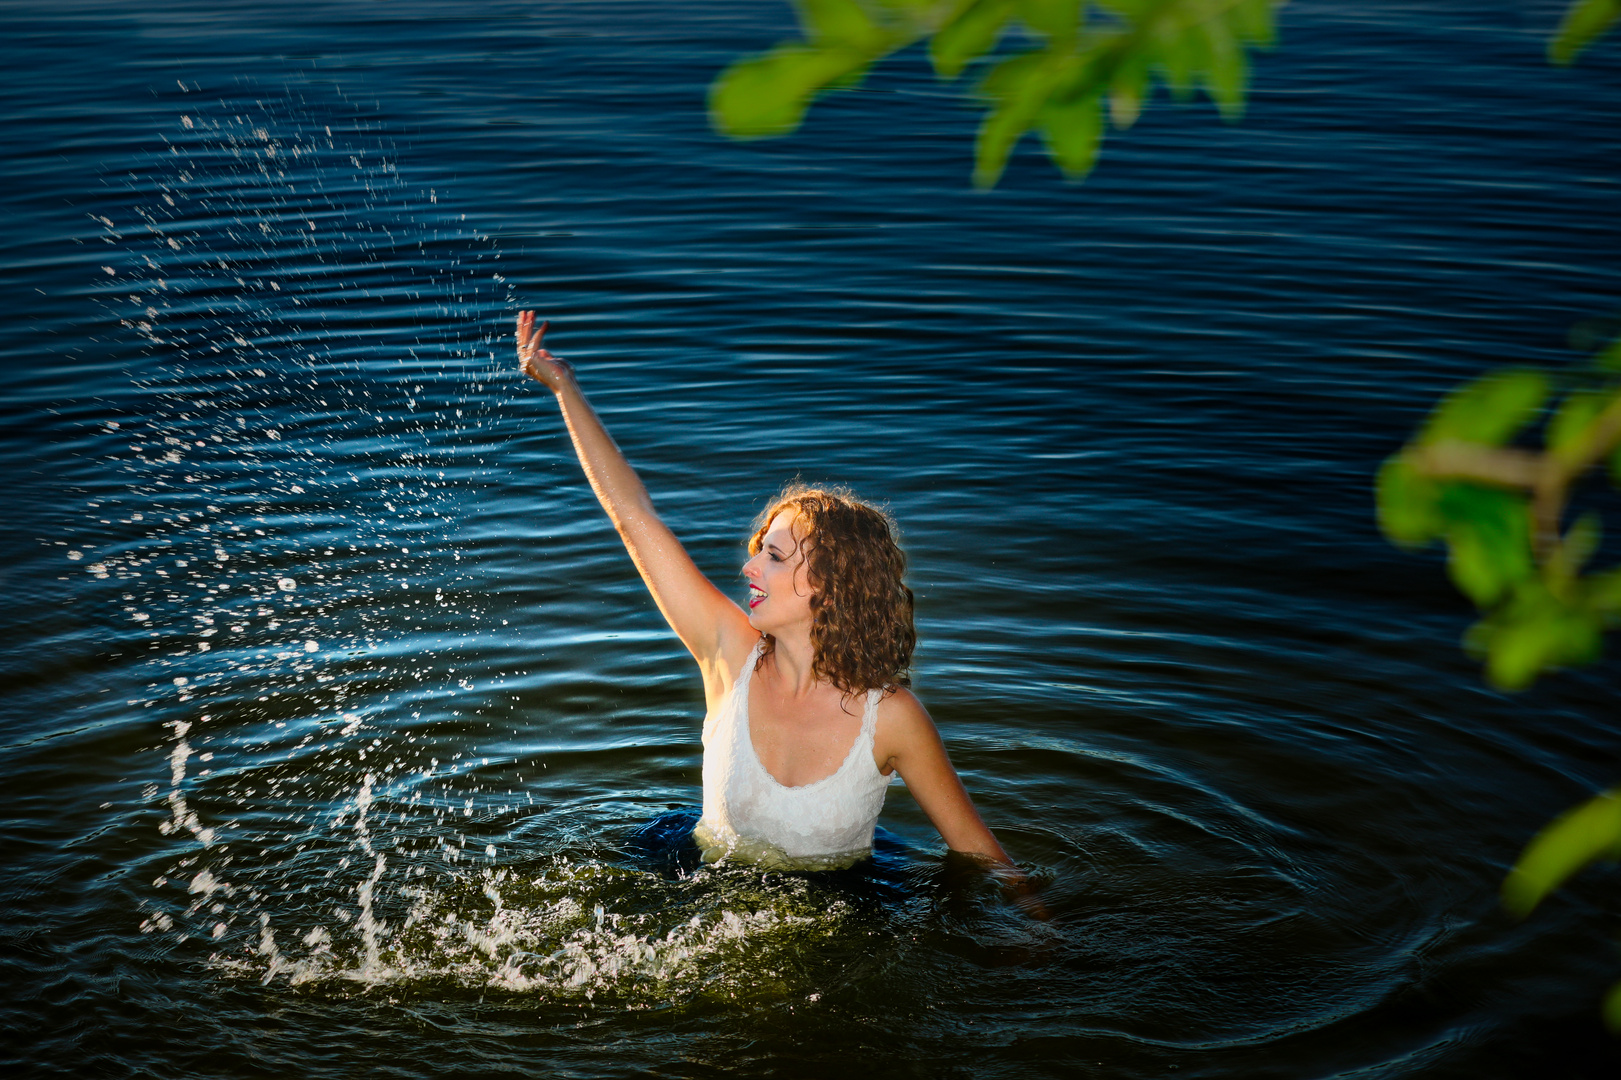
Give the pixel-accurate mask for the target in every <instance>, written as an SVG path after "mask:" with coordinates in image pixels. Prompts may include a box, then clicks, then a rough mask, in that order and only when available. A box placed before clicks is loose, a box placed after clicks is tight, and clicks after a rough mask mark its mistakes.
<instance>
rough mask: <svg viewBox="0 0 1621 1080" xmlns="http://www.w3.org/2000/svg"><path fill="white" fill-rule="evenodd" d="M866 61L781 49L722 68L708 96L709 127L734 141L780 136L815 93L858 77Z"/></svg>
mask: <svg viewBox="0 0 1621 1080" xmlns="http://www.w3.org/2000/svg"><path fill="white" fill-rule="evenodd" d="M869 63H870V58H869V57H867V56H865V55H864V54H862V53H859V52H856V51H854V50H851V49H842V48H834V49H811V48H806V47H804V46H802V45H784V46H780V47H778V48H776V49H773V50H772V51H771V52H769V53H766V54H765V55H764V56H757V57H753V58H751V59H748V60H740V61H738V62H737V63H735V64H733V65H732V66H731V67H729V68H727V69H726V71H725V72H723V73H722V74H721V77H720V78H719V79H717V80H715V83H714V85H713V86H711V87H710V90H709V121H710V123H711V124H713V125H714V127H715V128H716V129H717V130H719V131H720V132H721V133H722V134H725V135H730V136H731V137H732V138H734V139H761V138H770V137H772V136H776V135H786V134H788V133H789V132H791V131H793V130H794V129H795V128H797V127H798V126H799V124H800V121H801V120H803V119H804V118H805V110H806V109H808V108H809V107H810V103H811V99H812V98H813V97H815V96H816V93H817V91H819V90H822V89H823V88H825V87H827V86H828V85H830V84H832V83H834V82H838V81H839V80H841V79H850V78H853V77H859V76H860V75H861V73H862V72H864V71H865V70H866V68H867V65H868V64H869Z"/></svg>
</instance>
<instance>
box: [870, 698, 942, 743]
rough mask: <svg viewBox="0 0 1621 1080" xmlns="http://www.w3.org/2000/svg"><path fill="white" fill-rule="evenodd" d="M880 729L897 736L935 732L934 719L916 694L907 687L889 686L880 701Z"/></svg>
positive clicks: (878, 718) (878, 720) (878, 719)
mask: <svg viewBox="0 0 1621 1080" xmlns="http://www.w3.org/2000/svg"><path fill="white" fill-rule="evenodd" d="M877 722H878V728H879V730H880V731H881V732H882V731H885V730H887V731H889V732H892V733H895V734H897V735H905V734H908V733H914V732H919V731H922V730H924V729H927V730H928V731H929V732H933V731H934V719H933V718H932V717H931V716H929V710H928V709H926V708H924V707H923V702H921V701H919V700H918V697H917V695H916V694H914V693H912V691H911V689H910V688H908V687H905V686H887V687H885V688H884V689H883V691H882V696H881V697H880V698H879V699H878V717H877Z"/></svg>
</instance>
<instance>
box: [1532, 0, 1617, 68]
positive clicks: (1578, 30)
mask: <svg viewBox="0 0 1621 1080" xmlns="http://www.w3.org/2000/svg"><path fill="white" fill-rule="evenodd" d="M1618 18H1621V0H1574V2H1573V3H1572V4H1571V5H1570V7H1568V8H1566V9H1565V17H1564V19H1563V20H1562V21H1561V22H1560V24H1559V30H1558V32H1556V33H1555V34H1554V36H1553V40H1552V41H1550V42H1549V43H1548V59H1550V60H1552V61H1553V62H1554V63H1556V64H1569V63H1571V62H1572V61H1574V60H1575V59H1576V56H1577V54H1579V53H1580V52H1581V51H1582V50H1583V49H1585V48H1587V46H1589V45H1591V44H1592V43H1593V42H1594V41H1595V40H1597V39H1598V37H1599V35H1601V34H1603V33H1604V32H1605V31H1606V30H1608V29H1609V28H1610V27H1611V26H1612V25H1613V24H1614V23H1615V21H1616V19H1618Z"/></svg>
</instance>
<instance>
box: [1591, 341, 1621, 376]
mask: <svg viewBox="0 0 1621 1080" xmlns="http://www.w3.org/2000/svg"><path fill="white" fill-rule="evenodd" d="M1593 366H1594V367H1597V368H1600V369H1601V370H1604V371H1621V337H1617V338H1616V339H1615V340H1614V341H1612V342H1610V343H1609V344H1608V345H1606V346H1605V347H1604V348H1603V349H1600V350H1599V352H1598V354H1597V355H1596V356H1594V357H1593Z"/></svg>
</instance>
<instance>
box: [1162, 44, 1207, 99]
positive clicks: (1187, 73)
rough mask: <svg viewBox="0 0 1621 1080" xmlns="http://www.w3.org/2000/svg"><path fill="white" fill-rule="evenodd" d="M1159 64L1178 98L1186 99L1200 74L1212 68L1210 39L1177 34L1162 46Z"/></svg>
mask: <svg viewBox="0 0 1621 1080" xmlns="http://www.w3.org/2000/svg"><path fill="white" fill-rule="evenodd" d="M1159 62H1160V64H1161V65H1162V66H1163V67H1164V68H1165V81H1166V82H1168V83H1170V86H1171V92H1172V93H1173V94H1175V95H1176V97H1178V98H1186V97H1187V96H1188V94H1189V92H1190V91H1191V90H1192V89H1193V87H1194V84H1195V81H1196V79H1197V77H1198V74H1199V73H1200V72H1202V71H1205V70H1206V69H1208V68H1209V67H1210V62H1211V56H1210V38H1209V36H1208V35H1206V34H1203V33H1193V34H1177V35H1175V36H1174V37H1173V38H1171V39H1170V40H1169V41H1166V42H1164V43H1163V44H1162V47H1161V49H1160V51H1159Z"/></svg>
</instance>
